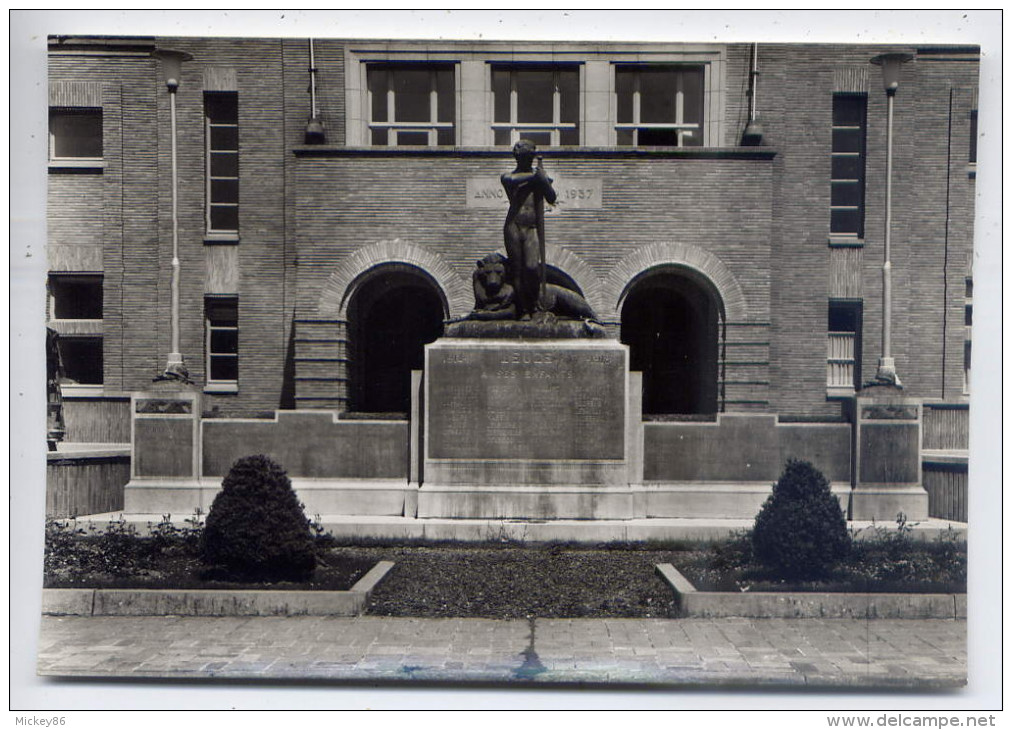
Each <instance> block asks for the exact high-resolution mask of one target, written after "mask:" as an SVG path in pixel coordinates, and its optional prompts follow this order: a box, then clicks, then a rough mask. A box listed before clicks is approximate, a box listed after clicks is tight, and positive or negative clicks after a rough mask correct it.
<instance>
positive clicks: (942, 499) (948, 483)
mask: <svg viewBox="0 0 1012 730" xmlns="http://www.w3.org/2000/svg"><path fill="white" fill-rule="evenodd" d="M921 478H922V479H923V480H924V489H925V491H927V493H928V516H930V517H937V518H938V519H941V520H954V521H956V522H966V521H967V514H968V506H967V499H968V491H969V490H968V489H967V464H966V460H965V459H963V461H962V463H959V462H952V463H945V462H941V461H927V460H926V461H925V462H924V465H923V468H922V470H921Z"/></svg>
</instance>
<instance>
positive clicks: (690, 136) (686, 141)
mask: <svg viewBox="0 0 1012 730" xmlns="http://www.w3.org/2000/svg"><path fill="white" fill-rule="evenodd" d="M702 146H703V130H702V129H691V130H687V131H685V132H683V133H682V147H702Z"/></svg>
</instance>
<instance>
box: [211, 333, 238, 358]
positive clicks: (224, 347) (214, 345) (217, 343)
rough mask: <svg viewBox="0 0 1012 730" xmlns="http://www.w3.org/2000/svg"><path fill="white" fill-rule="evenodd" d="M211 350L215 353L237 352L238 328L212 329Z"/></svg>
mask: <svg viewBox="0 0 1012 730" xmlns="http://www.w3.org/2000/svg"><path fill="white" fill-rule="evenodd" d="M211 352H212V353H213V354H215V355H221V354H223V353H230V354H235V353H237V352H239V332H238V330H234V329H232V330H212V331H211Z"/></svg>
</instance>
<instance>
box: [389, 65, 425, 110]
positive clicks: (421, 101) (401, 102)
mask: <svg viewBox="0 0 1012 730" xmlns="http://www.w3.org/2000/svg"><path fill="white" fill-rule="evenodd" d="M391 74H392V76H393V80H394V121H398V122H428V121H431V120H432V114H431V109H430V104H431V102H430V98H431V92H432V75H431V73H430V72H429V70H428V69H404V68H399V69H395V70H393V71H391Z"/></svg>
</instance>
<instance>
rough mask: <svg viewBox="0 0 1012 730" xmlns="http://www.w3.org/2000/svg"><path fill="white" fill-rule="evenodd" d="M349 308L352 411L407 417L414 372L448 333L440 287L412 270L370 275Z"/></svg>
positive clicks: (397, 267)
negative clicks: (430, 346) (429, 347)
mask: <svg viewBox="0 0 1012 730" xmlns="http://www.w3.org/2000/svg"><path fill="white" fill-rule="evenodd" d="M367 276H368V279H366V281H364V282H363V283H362V284H361V285H360V286H359V287H358V288H357V289H356V291H355V294H354V295H353V298H352V300H351V303H350V304H349V307H348V329H349V340H350V342H349V347H350V355H351V357H350V360H351V362H350V363H349V365H350V368H349V370H350V372H349V375H350V381H351V382H350V383H349V385H350V392H351V404H350V405H351V410H352V411H357V412H366V413H398V414H407V413H408V412H409V411H410V410H411V371H412V370H421V369H422V365H423V360H424V347H425V345H426V344H428V343H430V342H433V341H434V340H436V339H437V338H438V337H440V336H441V335H442V334H443V319H444V315H445V312H446V310H445V306H444V303H443V298H442V296H441V295H440V292H439V289H438V288H437V287H436V285H435V283H434V282H432V280H431V279H430V278H429V277H428V275H426V274H424V273H423V272H422V271H420V270H418V269H415V268H414V267H410V266H401V265H394V266H386V267H382V268H381V269H380V270H377V271H375V272H373V273H372V274H370V275H367Z"/></svg>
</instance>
